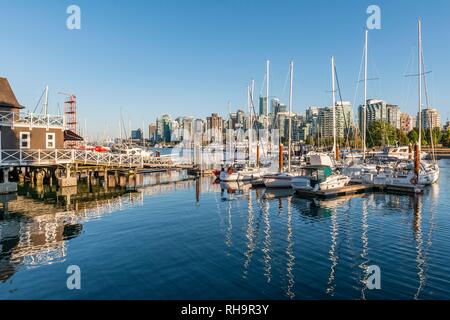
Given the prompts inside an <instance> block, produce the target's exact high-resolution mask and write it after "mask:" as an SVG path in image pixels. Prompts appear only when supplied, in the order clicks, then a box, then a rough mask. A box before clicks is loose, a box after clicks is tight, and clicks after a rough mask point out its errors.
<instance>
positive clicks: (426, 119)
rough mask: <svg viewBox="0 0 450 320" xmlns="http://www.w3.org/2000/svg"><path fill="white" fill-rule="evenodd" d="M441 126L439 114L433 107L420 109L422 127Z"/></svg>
mask: <svg viewBox="0 0 450 320" xmlns="http://www.w3.org/2000/svg"><path fill="white" fill-rule="evenodd" d="M440 127H441V115H440V114H439V111H438V110H437V109H435V108H426V109H423V110H422V128H424V129H434V128H440Z"/></svg>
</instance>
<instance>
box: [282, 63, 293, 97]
mask: <svg viewBox="0 0 450 320" xmlns="http://www.w3.org/2000/svg"><path fill="white" fill-rule="evenodd" d="M290 73H291V67H290V66H289V70H288V73H287V76H286V81H285V82H284V86H283V91H282V95H281V96H282V97H283V100H284V101H286V100H285V98H286V96H285V94H286V87H287V83H288V81H289V76H290Z"/></svg>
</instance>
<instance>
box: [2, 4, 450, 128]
mask: <svg viewBox="0 0 450 320" xmlns="http://www.w3.org/2000/svg"><path fill="white" fill-rule="evenodd" d="M70 4H77V5H79V6H80V7H81V12H82V29H81V30H79V31H78V30H73V31H70V30H68V29H67V28H66V19H67V17H68V15H67V14H66V8H67V6H68V5H70ZM370 4H377V5H379V6H380V7H381V18H382V29H381V30H374V31H370V35H369V37H370V38H369V46H370V49H369V50H370V65H369V77H378V78H380V79H379V80H376V81H371V82H370V84H369V97H373V98H375V97H376V98H381V99H384V100H387V101H388V102H390V103H395V104H399V105H400V107H401V108H402V110H404V111H407V112H410V113H415V112H416V110H417V90H416V87H417V80H416V79H415V78H405V77H404V75H405V73H415V72H416V71H415V70H416V64H417V53H416V51H417V49H416V48H417V17H418V16H421V17H422V20H423V37H424V42H423V43H424V50H425V52H424V54H425V62H426V64H427V69H429V70H432V71H433V72H432V74H431V75H430V76H429V86H430V88H429V94H430V99H431V104H432V105H433V106H435V107H437V108H438V109H439V110H440V111H441V114H442V118H443V120H445V119H446V118H447V117H449V115H450V112H449V111H450V80H449V76H448V74H449V72H448V71H449V69H450V62H449V57H450V32H449V30H450V19H449V17H450V1H448V0H430V1H407V0H404V1H401V0H396V1H378V0H377V1H365V0H345V1H344V0H341V1H320V0H319V1H300V0H293V1H275V0H273V1H266V0H246V1H242V0H227V1H225V0H222V1H213V0H209V1H206V0H196V1H195V0H193V1H182V0H178V1H173V0H159V1H102V0H95V1H85V0H71V1H56V0H41V1H31V0H28V1H24V0H14V1H13V0H0V37H1V46H2V47H1V49H0V76H5V77H7V78H9V80H10V82H11V84H12V86H13V88H14V90H15V92H16V95H17V97H18V99H19V101H20V102H21V103H22V104H23V105H25V106H27V107H28V108H29V109H34V106H35V105H36V103H37V100H38V99H39V96H40V94H41V92H42V90H43V88H44V86H45V85H46V84H48V85H49V86H50V90H51V96H50V111H51V112H53V113H56V110H57V102H58V101H62V98H61V97H60V96H58V95H57V94H56V93H57V92H58V91H65V92H73V93H75V94H76V95H77V97H78V110H79V112H78V115H79V120H80V121H81V122H84V119H85V118H86V119H87V125H88V130H89V131H90V132H95V131H102V130H103V128H104V127H105V124H106V123H108V126H109V127H110V130H111V131H113V132H114V133H117V132H118V122H119V118H120V109H121V108H122V110H123V114H124V118H125V122H126V123H127V124H128V121H131V123H132V126H133V127H141V126H142V121H144V122H145V125H147V124H148V123H149V122H153V121H154V120H155V118H156V117H157V116H158V115H161V114H163V113H169V114H171V115H172V116H173V117H176V116H181V115H191V116H195V117H205V116H207V115H208V114H210V113H211V112H219V113H221V114H222V115H225V114H226V113H227V101H228V100H231V102H232V105H233V109H236V108H237V106H245V104H246V85H247V82H248V81H250V79H251V78H252V77H253V78H254V79H255V81H256V85H257V90H256V92H257V93H259V91H260V86H261V84H262V81H263V78H264V72H265V70H264V69H265V60H266V59H270V60H271V61H272V69H271V75H272V77H271V95H275V96H281V98H284V100H286V99H285V98H286V96H287V94H288V90H287V88H286V90H283V88H284V85H285V81H286V76H287V71H288V63H289V60H290V59H293V60H294V61H295V83H294V86H295V88H294V111H296V112H303V111H304V110H305V109H306V108H307V107H308V106H309V105H327V104H329V103H330V102H329V101H330V93H327V91H328V90H330V86H331V85H330V57H331V55H335V56H336V62H337V69H338V75H339V78H340V82H341V89H342V94H343V99H344V100H349V101H351V102H352V103H353V102H354V95H355V88H356V80H357V76H358V70H359V66H360V62H361V55H362V47H363V29H364V27H365V22H366V19H367V17H368V15H367V14H366V8H367V6H368V5H370ZM408 65H409V66H408ZM361 102H362V91H361V90H360V92H359V94H358V96H357V99H356V103H357V104H359V103H361Z"/></svg>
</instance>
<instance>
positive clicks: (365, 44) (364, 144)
mask: <svg viewBox="0 0 450 320" xmlns="http://www.w3.org/2000/svg"><path fill="white" fill-rule="evenodd" d="M368 46H369V30H367V29H366V33H365V41H364V108H363V121H362V122H363V126H362V130H363V132H362V140H363V159H364V160H365V159H366V134H367V128H366V127H367V48H368Z"/></svg>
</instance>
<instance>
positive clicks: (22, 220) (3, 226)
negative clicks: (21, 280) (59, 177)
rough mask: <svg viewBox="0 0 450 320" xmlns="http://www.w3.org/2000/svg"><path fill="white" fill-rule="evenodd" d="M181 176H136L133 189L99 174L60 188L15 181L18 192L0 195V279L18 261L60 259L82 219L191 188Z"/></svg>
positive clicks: (12, 270) (80, 227) (11, 271)
mask: <svg viewBox="0 0 450 320" xmlns="http://www.w3.org/2000/svg"><path fill="white" fill-rule="evenodd" d="M185 178H186V174H185V173H184V172H181V173H180V172H178V173H173V172H167V173H156V174H151V175H138V176H137V179H136V181H132V182H131V184H132V185H133V186H134V185H138V186H143V185H146V187H145V188H142V189H138V190H136V189H130V185H124V186H114V187H111V188H108V187H105V186H104V185H102V181H100V180H99V179H93V180H92V181H90V182H89V183H80V184H79V185H78V187H72V188H62V189H57V187H56V186H48V185H30V184H23V185H19V188H18V193H17V195H3V196H1V197H2V199H1V200H2V201H1V202H2V208H1V210H0V281H5V280H7V279H9V278H10V277H11V276H12V275H14V274H15V272H16V271H17V270H18V269H19V267H21V266H25V267H27V268H32V267H36V266H41V265H47V264H53V263H55V262H63V261H64V260H65V258H66V256H67V254H68V253H67V248H66V241H68V240H70V239H73V238H76V237H78V236H79V235H81V233H82V231H83V223H85V222H87V221H90V220H93V219H99V218H101V217H103V216H105V215H107V214H111V213H114V212H117V211H121V210H124V209H127V208H131V207H135V206H136V205H140V206H142V205H143V199H144V195H146V196H149V195H157V194H161V193H167V192H171V191H174V190H176V189H177V188H184V189H188V188H191V185H192V181H184V179H185ZM180 180H181V181H180ZM177 181H178V182H177ZM135 182H136V183H135ZM171 182H172V183H171ZM175 182H176V183H175Z"/></svg>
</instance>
